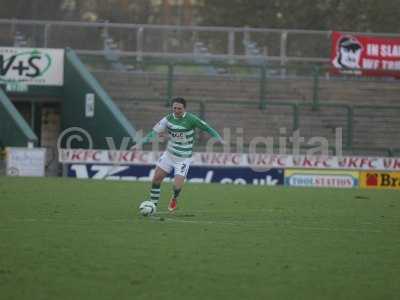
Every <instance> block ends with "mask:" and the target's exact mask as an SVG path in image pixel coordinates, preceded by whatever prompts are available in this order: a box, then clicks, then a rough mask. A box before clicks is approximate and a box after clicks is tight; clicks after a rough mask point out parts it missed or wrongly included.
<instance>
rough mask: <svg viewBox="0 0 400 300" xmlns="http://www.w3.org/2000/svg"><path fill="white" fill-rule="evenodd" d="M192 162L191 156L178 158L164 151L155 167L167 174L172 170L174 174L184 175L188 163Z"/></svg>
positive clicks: (186, 171)
mask: <svg viewBox="0 0 400 300" xmlns="http://www.w3.org/2000/svg"><path fill="white" fill-rule="evenodd" d="M191 163H192V159H191V158H180V157H174V156H172V155H171V154H169V153H168V152H167V151H165V152H164V153H163V154H162V155H161V157H160V158H159V159H158V161H157V164H156V165H157V167H160V168H161V169H163V170H164V171H165V172H167V173H168V174H169V173H171V171H172V170H174V174H175V176H176V175H180V176H183V177H186V175H187V173H188V171H189V167H190V164H191Z"/></svg>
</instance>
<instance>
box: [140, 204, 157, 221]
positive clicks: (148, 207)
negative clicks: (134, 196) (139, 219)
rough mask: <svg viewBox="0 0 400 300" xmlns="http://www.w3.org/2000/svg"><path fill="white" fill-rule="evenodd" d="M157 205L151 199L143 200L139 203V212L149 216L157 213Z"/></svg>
mask: <svg viewBox="0 0 400 300" xmlns="http://www.w3.org/2000/svg"><path fill="white" fill-rule="evenodd" d="M156 210H157V206H156V205H155V204H154V203H153V202H151V201H148V200H147V201H143V202H142V203H140V205H139V213H140V214H141V215H142V216H145V217H148V216H151V215H153V214H155V213H156Z"/></svg>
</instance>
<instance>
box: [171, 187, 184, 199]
mask: <svg viewBox="0 0 400 300" xmlns="http://www.w3.org/2000/svg"><path fill="white" fill-rule="evenodd" d="M173 190H174V198H175V199H177V198H178V196H179V193H180V192H181V190H182V189H177V188H176V187H175V186H174V189H173Z"/></svg>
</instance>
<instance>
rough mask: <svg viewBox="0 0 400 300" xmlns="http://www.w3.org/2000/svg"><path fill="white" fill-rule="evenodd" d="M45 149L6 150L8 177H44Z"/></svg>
mask: <svg viewBox="0 0 400 300" xmlns="http://www.w3.org/2000/svg"><path fill="white" fill-rule="evenodd" d="M45 163H46V149H45V148H17V147H15V148H14V147H8V148H6V174H7V176H44V175H45Z"/></svg>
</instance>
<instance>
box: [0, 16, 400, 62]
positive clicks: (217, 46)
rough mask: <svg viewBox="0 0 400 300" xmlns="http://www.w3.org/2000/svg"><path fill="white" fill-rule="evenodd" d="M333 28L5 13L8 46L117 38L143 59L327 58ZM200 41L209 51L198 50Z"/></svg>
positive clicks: (90, 46)
mask: <svg viewBox="0 0 400 300" xmlns="http://www.w3.org/2000/svg"><path fill="white" fill-rule="evenodd" d="M348 33H351V32H348ZM331 34H332V32H331V31H318V30H285V29H262V28H248V27H245V28H237V27H210V26H171V25H146V24H124V23H108V22H102V23H99V22H66V21H36V20H18V19H0V43H1V45H2V46H18V45H20V44H22V45H24V46H31V47H44V48H66V47H70V48H73V49H75V50H77V52H78V54H94V53H99V52H104V51H105V48H106V47H105V44H106V43H108V42H110V41H111V43H112V44H113V45H114V46H115V47H114V50H115V51H117V52H118V54H119V55H135V56H136V59H137V60H139V61H140V60H142V59H143V58H145V57H169V58H186V59H195V58H198V57H202V58H204V59H206V60H224V61H229V62H235V61H246V62H248V63H256V64H259V63H260V62H264V61H266V62H273V63H277V64H279V65H282V66H284V65H286V64H288V63H290V62H305V63H307V62H312V63H325V62H328V61H329V54H330V48H331ZM357 34H362V33H357ZM368 35H371V34H370V33H369V34H368ZM373 35H374V36H387V37H397V36H398V35H397V34H387V33H374V34H373ZM199 45H201V49H203V50H204V49H205V50H206V51H200V53H199V51H196V49H198V46H199Z"/></svg>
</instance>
